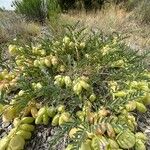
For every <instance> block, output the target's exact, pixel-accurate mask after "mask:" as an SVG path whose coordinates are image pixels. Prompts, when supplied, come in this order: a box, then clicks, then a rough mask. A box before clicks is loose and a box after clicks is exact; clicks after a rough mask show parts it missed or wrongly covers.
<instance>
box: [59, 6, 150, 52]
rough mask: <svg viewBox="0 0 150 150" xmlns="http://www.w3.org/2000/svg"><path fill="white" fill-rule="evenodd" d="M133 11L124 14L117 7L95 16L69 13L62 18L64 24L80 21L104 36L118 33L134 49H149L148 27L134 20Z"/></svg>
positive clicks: (149, 29) (149, 27)
mask: <svg viewBox="0 0 150 150" xmlns="http://www.w3.org/2000/svg"><path fill="white" fill-rule="evenodd" d="M134 14H135V13H134V11H132V12H130V13H129V12H126V11H125V10H123V9H120V8H119V7H117V6H114V5H112V6H111V7H109V8H107V9H105V10H103V11H99V12H97V13H96V14H95V13H93V12H90V13H88V14H86V13H85V12H80V13H78V12H70V13H69V14H63V15H62V17H63V18H64V20H66V22H68V20H70V22H77V21H80V22H81V23H83V24H84V25H86V26H88V27H89V28H92V29H94V30H96V29H98V30H101V31H102V32H104V33H105V34H112V33H113V32H118V33H121V34H126V35H127V36H129V37H128V38H127V39H126V40H125V42H126V43H127V44H128V45H130V46H132V47H133V48H135V49H148V48H149V47H150V25H146V24H141V23H140V22H139V20H137V19H135V16H134Z"/></svg>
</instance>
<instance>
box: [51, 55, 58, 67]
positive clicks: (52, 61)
mask: <svg viewBox="0 0 150 150" xmlns="http://www.w3.org/2000/svg"><path fill="white" fill-rule="evenodd" d="M51 63H52V65H53V66H57V65H58V58H57V57H56V56H52V58H51Z"/></svg>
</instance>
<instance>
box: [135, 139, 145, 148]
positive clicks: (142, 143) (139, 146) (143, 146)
mask: <svg viewBox="0 0 150 150" xmlns="http://www.w3.org/2000/svg"><path fill="white" fill-rule="evenodd" d="M135 150H146V146H145V144H144V142H143V141H142V140H137V141H136V143H135Z"/></svg>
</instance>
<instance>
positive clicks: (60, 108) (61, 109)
mask: <svg viewBox="0 0 150 150" xmlns="http://www.w3.org/2000/svg"><path fill="white" fill-rule="evenodd" d="M57 111H58V112H59V113H63V112H65V106H64V105H59V106H58V108H57Z"/></svg>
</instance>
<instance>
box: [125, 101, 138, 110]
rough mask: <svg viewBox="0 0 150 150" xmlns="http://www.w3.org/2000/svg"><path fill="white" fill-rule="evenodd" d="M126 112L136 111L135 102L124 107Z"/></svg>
mask: <svg viewBox="0 0 150 150" xmlns="http://www.w3.org/2000/svg"><path fill="white" fill-rule="evenodd" d="M125 107H126V110H127V111H133V110H135V109H136V102H135V101H130V102H128V104H126V105H125Z"/></svg>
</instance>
